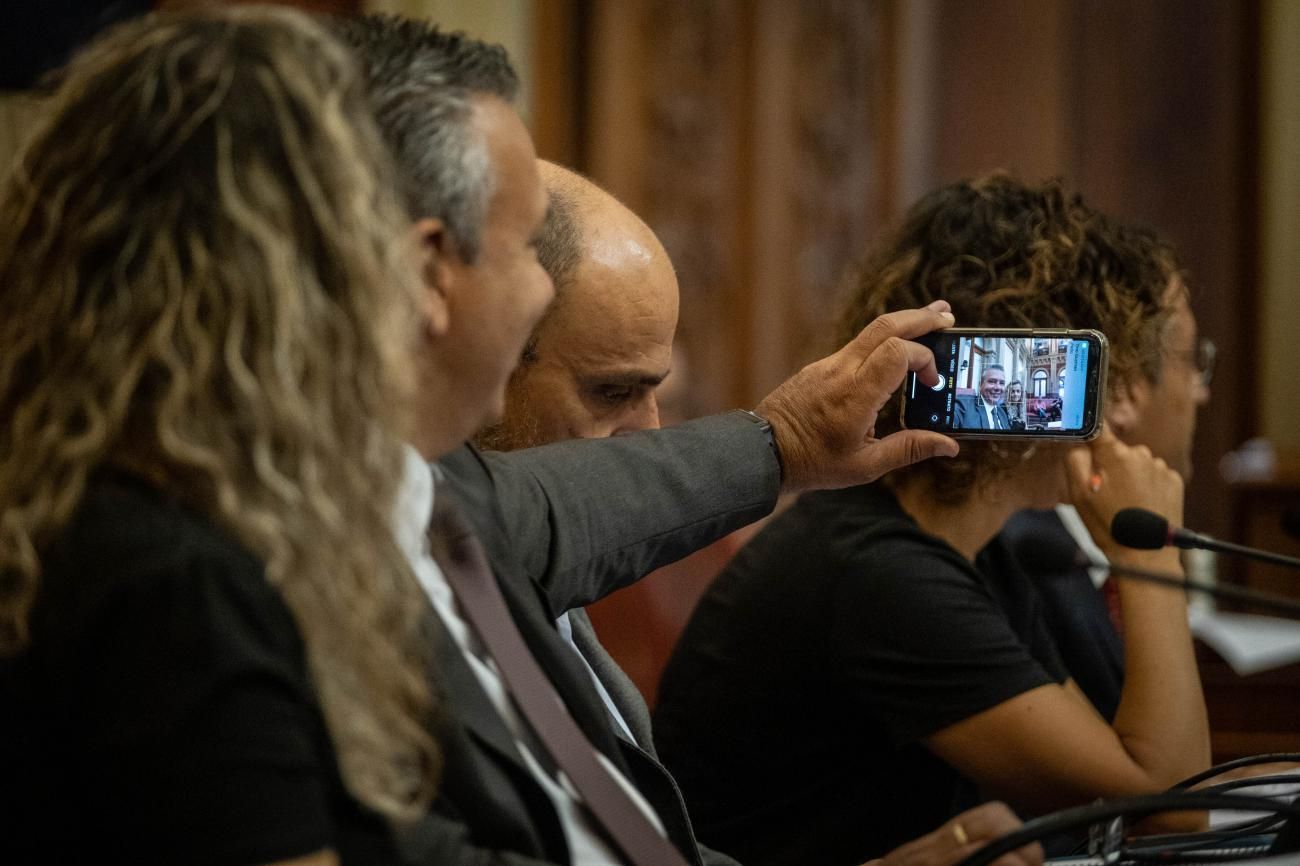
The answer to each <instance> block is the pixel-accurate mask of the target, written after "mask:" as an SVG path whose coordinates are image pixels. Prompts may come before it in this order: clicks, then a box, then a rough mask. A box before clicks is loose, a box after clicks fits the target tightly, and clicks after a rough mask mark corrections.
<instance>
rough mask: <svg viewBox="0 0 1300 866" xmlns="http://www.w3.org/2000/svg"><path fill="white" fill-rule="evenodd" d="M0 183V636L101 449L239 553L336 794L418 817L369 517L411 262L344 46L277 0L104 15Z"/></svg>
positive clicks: (386, 513)
mask: <svg viewBox="0 0 1300 866" xmlns="http://www.w3.org/2000/svg"><path fill="white" fill-rule="evenodd" d="M2 195H3V198H2V199H0V655H13V654H16V653H19V652H22V651H23V649H24V648H25V647H26V646H27V645H28V643H29V642H30V639H31V637H30V634H29V620H30V615H31V611H32V608H33V605H34V604H36V603H37V600H38V597H39V595H40V589H41V559H42V551H43V549H44V548H45V547H46V546H47V545H48V544H49V543H50V542H51V540H52V539H54V538H55V536H56V535H57V534H58V533H59V531H60V529H61V527H63V526H64V525H65V524H66V523H67V522H68V521H69V519H70V517H71V516H72V515H73V513H74V512H75V511H76V510H77V508H78V504H79V503H80V501H81V499H82V497H83V494H84V492H85V490H86V487H87V484H88V482H89V481H90V480H91V478H92V476H93V475H94V474H95V473H96V471H97V470H99V469H101V468H104V467H109V466H112V467H118V468H126V469H128V470H130V471H133V472H136V473H137V474H139V475H141V476H142V477H144V478H145V479H147V480H149V481H151V482H152V483H154V484H155V485H157V486H159V487H163V488H165V489H166V490H167V491H168V492H169V493H170V494H172V495H175V496H179V497H180V498H181V499H183V500H184V501H185V502H187V503H188V504H189V505H191V506H192V507H194V508H196V509H198V510H200V511H202V512H203V513H205V514H206V515H208V516H209V517H210V518H211V519H212V520H213V521H215V522H216V523H217V524H218V525H220V526H221V527H223V528H224V529H225V530H227V531H228V532H230V533H231V534H232V535H233V536H234V537H235V538H236V539H238V540H239V541H240V542H241V543H242V544H243V545H245V546H246V547H247V548H248V549H249V550H251V551H252V552H254V553H255V554H256V555H258V556H259V557H260V558H261V559H262V561H263V562H264V563H265V567H266V576H267V579H268V580H269V582H270V583H271V584H272V585H274V586H275V587H276V588H277V589H278V590H279V592H280V593H281V594H282V595H283V597H284V598H285V600H286V601H287V603H288V605H289V607H290V609H291V610H292V611H293V613H294V615H295V618H296V620H297V623H298V626H299V628H300V629H301V631H302V634H303V638H304V641H305V644H306V648H307V654H308V658H309V663H310V666H311V671H312V677H313V682H314V684H315V687H316V689H317V692H318V694H319V697H320V699H321V703H322V706H323V708H324V712H325V716H326V719H327V721H328V724H329V727H330V731H331V735H332V737H333V740H334V743H335V746H336V748H337V750H338V753H339V758H340V764H341V767H342V771H343V775H344V778H345V780H346V782H347V784H348V786H349V788H350V790H351V791H352V792H353V794H354V795H355V796H356V797H357V798H358V799H360V800H361V801H362V802H364V803H367V804H368V805H370V806H372V807H374V808H375V809H377V810H379V811H381V812H382V813H384V814H387V815H389V816H392V817H404V816H413V815H415V814H417V813H418V812H419V811H420V810H421V808H422V806H423V805H424V804H425V803H427V801H428V800H429V798H430V797H431V796H432V790H433V783H434V779H435V777H436V772H437V769H438V753H437V749H436V747H435V744H434V743H433V741H432V738H431V737H430V736H429V734H428V733H427V730H428V729H427V721H428V716H429V713H430V712H431V711H432V706H431V697H430V695H429V693H428V686H427V681H426V677H425V671H426V668H425V659H424V650H423V645H422V642H421V641H420V640H419V636H418V633H417V625H418V622H417V620H418V618H419V616H420V612H421V611H423V610H424V609H425V604H424V601H423V599H422V597H421V594H420V589H419V587H418V585H417V584H416V582H415V580H414V577H413V576H412V574H411V573H410V570H409V567H408V566H407V565H406V563H405V561H404V559H403V557H402V555H401V553H400V551H399V550H398V549H397V546H396V543H395V542H394V540H393V534H392V527H391V519H392V510H393V508H394V502H395V498H396V492H397V489H398V484H399V479H400V475H401V467H402V465H403V463H402V461H403V453H402V446H401V444H400V435H399V432H400V431H402V430H404V429H405V424H406V421H405V418H404V410H403V409H402V408H401V407H403V406H405V405H406V403H407V402H408V397H409V394H410V391H411V389H412V387H413V383H412V377H413V373H412V370H411V361H410V352H411V350H412V348H413V345H414V344H413V341H414V339H415V334H414V331H413V327H414V323H415V322H416V321H417V316H416V315H415V311H414V310H415V308H414V303H415V298H416V291H417V275H416V273H415V270H414V264H413V260H412V259H410V258H409V255H410V251H408V250H406V249H404V248H403V246H402V244H401V239H402V238H403V237H404V236H405V224H406V223H405V219H404V217H403V215H402V211H401V208H400V205H399V203H398V202H397V200H396V198H395V182H394V177H393V173H392V169H391V168H390V166H389V165H388V162H387V157H386V153H385V151H384V148H383V146H382V144H381V143H380V140H379V137H378V134H377V133H376V131H375V130H374V129H373V127H372V125H371V121H370V120H369V114H368V111H367V106H366V102H365V99H364V95H363V91H362V87H361V83H360V80H359V78H358V74H357V72H356V71H355V69H354V67H353V63H352V61H351V59H350V57H349V55H348V54H347V53H346V50H345V49H344V48H343V47H342V46H340V45H338V44H337V43H335V42H334V40H333V39H332V38H331V37H329V36H328V35H327V34H326V33H325V32H324V31H323V30H322V29H320V28H319V27H318V26H317V25H316V24H314V23H313V22H312V21H310V20H309V19H308V18H306V17H305V16H304V15H302V14H301V13H296V12H291V11H288V10H284V9H270V8H267V9H255V8H249V7H245V8H231V9H226V10H221V11H209V12H204V13H188V14H183V15H162V16H156V17H149V18H146V19H143V20H139V21H136V22H133V23H130V24H128V25H125V26H123V27H120V28H118V29H116V30H114V31H113V32H111V33H110V34H109V35H107V36H106V37H104V38H103V39H101V40H100V41H99V42H97V43H96V44H94V45H93V46H92V47H90V48H89V49H88V50H86V51H85V53H84V54H82V55H81V56H80V57H79V58H77V59H76V60H75V61H74V62H73V63H72V64H71V66H70V67H69V68H68V70H67V71H66V73H65V74H64V76H63V80H62V83H61V86H60V87H59V89H58V91H57V93H55V94H54V95H53V96H52V98H51V99H50V101H49V104H48V105H47V106H46V110H45V122H44V125H43V127H42V128H40V129H39V130H38V131H37V132H36V134H35V136H34V138H33V140H32V141H31V142H30V143H29V145H28V147H27V149H26V150H25V152H24V153H23V154H22V155H21V156H20V158H19V159H18V161H17V164H16V166H15V168H14V170H13V172H12V174H11V175H10V177H9V178H8V181H7V186H6V188H5V189H4V191H3V193H2ZM91 577H92V576H90V575H87V579H91Z"/></svg>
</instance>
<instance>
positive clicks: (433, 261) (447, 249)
mask: <svg viewBox="0 0 1300 866" xmlns="http://www.w3.org/2000/svg"><path fill="white" fill-rule="evenodd" d="M411 232H412V234H413V235H414V240H415V248H416V250H417V251H418V255H419V263H420V279H421V282H422V283H423V284H424V291H423V293H422V294H421V297H420V312H421V313H422V314H423V315H424V320H425V327H426V329H427V330H428V334H429V336H430V337H432V338H434V339H437V338H438V337H441V336H442V335H443V334H446V333H447V329H448V327H450V324H451V304H450V303H449V302H448V299H449V298H450V297H451V296H452V294H453V293H454V292H455V291H456V288H457V285H456V284H457V281H458V280H459V279H460V276H461V266H462V264H463V263H462V262H461V257H460V250H459V248H458V247H457V246H456V241H455V239H454V238H453V237H452V235H451V232H450V231H448V229H447V226H446V225H445V224H444V223H443V221H442V220H440V219H435V218H433V217H425V218H423V219H420V220H416V222H415V224H414V225H413V226H412V227H411Z"/></svg>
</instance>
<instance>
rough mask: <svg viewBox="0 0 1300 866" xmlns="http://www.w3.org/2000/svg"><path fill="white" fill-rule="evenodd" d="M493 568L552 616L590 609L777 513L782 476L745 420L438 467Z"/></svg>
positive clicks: (467, 458)
mask: <svg viewBox="0 0 1300 866" xmlns="http://www.w3.org/2000/svg"><path fill="white" fill-rule="evenodd" d="M439 466H440V467H441V468H442V471H443V473H444V475H445V476H446V480H447V482H448V483H450V484H451V486H452V488H453V490H454V492H455V495H456V498H457V500H458V501H459V502H460V503H462V506H463V508H464V510H465V511H466V512H467V515H466V516H467V517H468V518H469V520H470V521H471V523H472V524H473V526H474V528H475V530H476V531H477V532H478V534H479V536H480V538H481V539H482V541H483V543H484V544H485V546H487V548H488V551H489V553H490V554H491V555H492V556H493V557H494V559H497V558H501V557H503V556H509V557H510V558H511V559H512V560H513V561H517V562H519V563H520V564H521V565H522V567H523V569H524V571H525V572H526V573H527V575H528V576H529V577H531V578H532V579H533V580H535V581H537V582H538V583H539V584H540V585H541V586H542V587H543V589H544V591H545V592H546V594H547V598H548V600H549V602H550V604H551V607H552V610H553V612H554V613H555V614H556V615H558V614H560V613H562V612H564V611H566V610H571V609H573V608H576V607H583V606H585V605H587V604H590V603H591V602H593V601H597V600H599V599H601V598H604V597H605V596H606V595H608V594H609V593H611V592H613V591H614V590H616V589H620V588H622V587H624V586H626V585H628V584H629V583H632V582H633V581H635V580H637V579H639V578H640V577H642V576H644V575H646V574H649V573H650V572H651V571H653V570H654V569H656V568H658V567H660V566H662V565H667V564H668V563H671V562H676V561H677V560H678V559H681V558H682V557H684V556H686V555H687V554H690V553H694V552H695V551H696V550H698V549H700V548H701V547H704V546H706V545H708V544H710V543H712V542H713V541H716V540H717V539H719V538H721V537H722V536H724V535H726V534H727V533H728V532H731V531H732V530H735V529H739V528H740V527H742V526H745V525H746V524H749V523H752V522H754V521H755V520H757V519H759V518H760V517H763V516H765V515H766V514H768V513H769V512H771V510H772V508H773V506H775V504H776V497H777V494H778V492H779V488H780V467H779V465H778V463H777V459H776V455H775V453H774V452H773V450H772V446H771V443H770V442H769V440H768V437H767V434H765V433H764V432H763V431H762V430H761V429H760V428H759V426H758V425H757V424H755V423H754V422H753V420H752V419H751V418H750V416H748V415H746V414H744V413H740V412H732V413H728V414H726V415H718V416H714V417H711V418H703V419H700V420H698V421H691V422H688V423H686V424H682V425H680V426H677V427H670V428H667V429H664V430H653V431H644V432H641V433H635V434H631V435H628V436H615V437H612V438H610V439H600V440H584V441H575V442H561V443H557V444H555V445H547V446H545V447H542V448H531V449H528V450H525V451H515V452H512V453H510V454H496V453H480V452H477V451H474V450H472V449H469V448H464V449H461V450H459V451H457V452H454V453H453V454H451V455H449V456H448V457H446V458H443V459H442V460H440V461H439Z"/></svg>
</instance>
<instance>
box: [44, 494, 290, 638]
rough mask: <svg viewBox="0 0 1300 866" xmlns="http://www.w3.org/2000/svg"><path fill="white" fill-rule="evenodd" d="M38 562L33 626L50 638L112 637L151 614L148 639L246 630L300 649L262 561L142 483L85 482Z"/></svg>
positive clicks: (238, 634) (125, 634)
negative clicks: (159, 626)
mask: <svg viewBox="0 0 1300 866" xmlns="http://www.w3.org/2000/svg"><path fill="white" fill-rule="evenodd" d="M42 570H43V579H42V587H41V598H40V599H39V600H38V610H37V612H36V616H38V617H39V618H38V619H34V628H36V627H40V628H41V629H42V631H43V633H44V634H45V635H46V636H48V637H49V638H51V639H58V638H62V639H64V640H73V641H75V642H78V643H80V642H82V641H83V640H84V639H85V637H86V636H88V635H90V634H95V633H98V632H104V631H107V632H111V633H113V634H114V635H116V636H117V637H116V639H115V644H114V645H119V646H120V645H122V644H123V643H124V642H125V643H130V642H131V639H130V636H131V635H132V634H133V633H134V632H133V631H132V630H131V629H129V628H127V627H125V626H126V624H127V623H129V622H141V621H155V622H159V623H163V624H165V628H164V629H163V631H164V632H165V633H164V634H162V635H156V636H155V637H153V638H151V640H153V641H158V640H166V639H172V640H179V641H183V642H184V643H185V644H187V645H189V646H193V645H194V644H196V643H202V642H207V643H210V644H214V645H215V644H222V643H231V642H235V641H240V640H250V639H251V640H254V641H256V642H258V643H261V644H264V645H268V646H269V647H272V648H274V649H275V650H276V651H280V652H289V653H292V654H294V655H297V654H298V653H299V652H300V650H301V647H300V642H299V640H298V632H297V628H296V626H295V623H294V620H293V617H292V616H291V614H290V613H289V610H288V608H287V606H286V605H285V604H284V602H283V600H282V598H281V597H280V594H279V593H278V592H277V591H276V590H275V589H274V588H273V587H272V586H271V585H270V584H269V583H268V582H267V580H266V576H265V570H264V568H263V564H262V563H261V561H260V560H259V559H258V558H257V557H256V556H254V555H253V554H252V553H251V552H249V551H248V550H247V549H246V548H244V547H243V546H242V545H241V544H240V543H238V542H237V541H236V540H235V539H234V538H233V537H232V536H231V535H230V534H229V533H227V532H226V531H225V530H223V529H221V528H220V527H218V526H217V525H216V524H215V523H213V522H212V521H211V520H209V519H208V518H206V517H205V516H203V515H201V514H199V513H197V512H195V511H193V510H191V509H190V508H188V507H186V506H184V505H182V504H181V503H179V502H177V501H175V500H173V499H170V498H168V497H167V496H166V495H165V494H163V493H160V492H158V491H156V490H153V489H151V488H149V487H148V486H146V485H144V484H143V483H139V482H135V481H129V480H128V481H113V482H108V483H95V484H93V485H92V486H91V487H90V489H89V490H88V491H87V493H86V495H85V498H84V499H83V501H82V504H81V506H80V507H79V509H78V511H77V513H76V514H75V516H74V517H73V519H72V520H71V521H70V522H69V524H68V525H67V526H66V527H65V528H64V530H63V531H62V532H61V533H59V535H58V537H57V538H56V539H55V540H54V541H53V542H52V543H51V544H50V545H49V546H48V548H47V549H46V551H45V553H44V555H43V556H42ZM101 636H103V635H101ZM34 637H35V638H40V637H41V633H36V634H34ZM141 639H142V640H143V637H142V638H141Z"/></svg>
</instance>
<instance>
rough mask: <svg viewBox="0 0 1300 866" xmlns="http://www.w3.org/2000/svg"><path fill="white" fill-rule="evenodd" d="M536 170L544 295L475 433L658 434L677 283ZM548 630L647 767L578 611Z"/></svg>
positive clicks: (621, 232)
mask: <svg viewBox="0 0 1300 866" xmlns="http://www.w3.org/2000/svg"><path fill="white" fill-rule="evenodd" d="M538 168H539V170H540V172H541V175H542V181H543V183H545V185H546V189H547V192H548V193H549V195H550V211H549V212H548V214H547V217H546V223H545V225H544V226H543V228H542V232H541V234H540V235H539V238H538V244H537V258H538V261H540V262H541V264H542V267H543V268H545V269H546V272H547V273H548V274H550V276H551V280H552V282H554V284H555V295H556V297H555V301H554V303H553V304H552V305H551V308H550V309H549V310H548V311H547V313H546V316H545V317H544V318H543V319H542V320H541V321H540V322H539V323H538V324H537V326H536V328H534V330H533V333H532V336H531V338H530V339H529V341H528V344H527V346H526V347H525V349H524V355H523V359H522V360H521V362H520V364H519V367H518V369H516V370H515V372H514V374H513V375H512V376H511V379H510V383H509V385H508V387H507V389H506V410H505V415H504V416H503V418H502V420H501V421H500V422H499V423H498V424H496V425H494V426H492V427H490V428H488V429H486V430H483V431H482V432H481V433H480V434H479V435H478V436H477V437H476V443H477V444H478V445H480V446H481V447H483V448H486V449H492V450H497V451H509V450H513V449H517V448H531V447H533V446H535V445H546V444H549V443H552V442H559V441H562V440H565V439H577V438H597V437H605V436H613V435H615V434H617V433H625V432H631V431H633V430H646V429H650V428H654V427H658V426H659V406H658V403H657V402H656V399H655V389H656V388H658V386H659V385H660V383H662V382H663V380H664V379H665V378H666V377H667V376H668V368H669V364H670V362H671V359H672V351H673V333H674V332H675V331H676V330H677V302H678V290H677V275H676V273H675V272H674V271H673V265H672V261H671V260H670V259H669V258H668V253H667V252H666V251H665V250H664V248H663V245H662V244H661V243H659V239H658V238H657V237H655V234H654V232H653V231H651V230H650V227H649V226H647V225H646V224H645V223H644V222H642V221H641V219H640V218H639V217H637V215H636V214H634V213H632V211H630V210H628V208H626V207H625V206H624V205H623V204H622V203H621V202H619V201H618V199H616V198H614V197H613V196H612V195H610V194H609V193H607V192H605V191H604V190H603V189H601V188H600V187H598V186H596V185H595V184H594V183H592V182H591V181H589V180H587V179H586V178H584V177H582V176H581V175H578V174H575V173H573V172H571V171H569V170H568V169H566V168H563V167H561V166H558V165H555V164H553V163H549V162H546V161H545V160H538ZM639 577H641V575H639V574H637V575H628V581H629V582H631V581H632V580H634V579H636V578H639ZM556 629H557V630H558V631H559V632H560V634H561V635H562V636H563V637H564V638H565V639H566V640H567V641H568V642H569V644H570V645H572V646H573V648H574V650H575V651H576V652H577V653H578V655H579V657H581V658H582V660H583V661H584V662H585V663H586V665H587V668H588V669H589V670H590V672H591V675H592V680H593V681H594V683H595V685H596V690H597V691H598V692H599V693H600V696H601V699H602V700H603V701H604V702H605V706H606V708H607V709H608V710H609V714H610V716H611V717H612V718H613V719H614V721H615V723H616V725H617V728H618V730H619V733H620V734H621V735H622V736H624V737H625V738H627V739H628V740H629V741H631V742H633V743H635V744H636V745H637V746H639V747H640V748H641V749H642V750H643V751H645V752H646V753H647V754H648V755H650V756H652V757H654V758H655V759H656V761H657V760H658V757H657V754H656V752H655V746H654V738H653V736H652V733H651V729H650V712H649V710H648V708H647V707H646V704H645V699H644V698H642V696H641V693H640V691H638V690H637V688H636V686H635V685H634V684H633V683H632V681H631V680H630V679H629V678H628V676H627V674H625V673H624V672H623V670H622V669H621V668H620V667H619V666H618V663H617V662H615V661H614V659H613V658H612V657H610V655H609V653H608V652H606V651H605V648H604V647H603V646H601V644H600V640H599V639H598V638H597V637H596V632H595V629H594V628H593V627H592V624H591V620H590V619H589V618H588V617H587V614H586V611H584V610H582V609H581V608H578V609H576V610H572V611H568V612H566V613H564V614H562V615H561V616H560V618H559V619H558V620H556ZM664 772H665V773H667V770H665V771H664ZM700 856H701V858H702V859H703V862H704V863H705V864H706V866H739V864H737V863H736V861H734V860H732V859H731V858H730V857H727V856H726V855H724V854H721V853H718V852H716V851H710V850H709V849H707V848H705V847H704V846H702V845H701V846H700Z"/></svg>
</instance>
